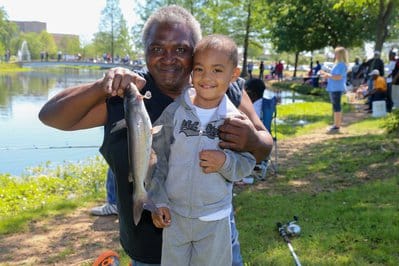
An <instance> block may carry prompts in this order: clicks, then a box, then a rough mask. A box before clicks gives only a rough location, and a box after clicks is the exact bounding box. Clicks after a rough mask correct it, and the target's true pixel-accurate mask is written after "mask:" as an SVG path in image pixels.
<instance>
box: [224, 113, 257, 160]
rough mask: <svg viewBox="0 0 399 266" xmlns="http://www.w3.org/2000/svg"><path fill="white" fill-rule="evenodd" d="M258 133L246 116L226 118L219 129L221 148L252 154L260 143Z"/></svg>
mask: <svg viewBox="0 0 399 266" xmlns="http://www.w3.org/2000/svg"><path fill="white" fill-rule="evenodd" d="M256 131H257V130H256V129H255V127H254V125H253V124H252V122H251V120H249V118H248V117H247V116H245V115H244V114H241V115H237V116H235V117H230V118H226V119H225V121H224V124H223V125H221V126H220V127H219V136H220V138H221V139H222V141H221V142H219V146H220V147H221V148H223V149H231V150H235V151H249V152H251V151H253V150H255V149H256V144H257V143H258V137H257V135H256Z"/></svg>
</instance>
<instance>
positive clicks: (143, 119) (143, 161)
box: [123, 83, 162, 225]
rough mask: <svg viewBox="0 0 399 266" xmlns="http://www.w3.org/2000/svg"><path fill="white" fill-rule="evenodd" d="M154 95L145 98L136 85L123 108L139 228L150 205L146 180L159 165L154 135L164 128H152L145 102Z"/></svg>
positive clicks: (125, 96) (131, 85)
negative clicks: (146, 207) (144, 208)
mask: <svg viewBox="0 0 399 266" xmlns="http://www.w3.org/2000/svg"><path fill="white" fill-rule="evenodd" d="M150 98H151V92H150V91H147V92H146V93H145V95H142V94H141V93H140V91H139V90H138V88H137V87H136V85H134V83H130V85H129V86H128V87H127V88H126V90H125V95H124V100H123V106H124V111H125V123H126V127H127V143H128V157H129V181H130V182H134V191H133V220H134V224H135V225H137V224H138V223H139V222H140V220H141V215H142V212H143V207H144V206H150V208H151V205H152V203H151V200H150V199H149V198H148V195H147V191H146V189H145V181H146V180H148V178H149V177H150V176H151V173H152V170H153V168H154V166H155V164H156V155H155V153H154V152H153V150H152V135H153V134H156V133H158V132H159V131H160V130H161V128H162V126H157V127H155V128H152V123H151V120H150V117H149V115H148V112H147V109H146V108H145V105H144V99H150Z"/></svg>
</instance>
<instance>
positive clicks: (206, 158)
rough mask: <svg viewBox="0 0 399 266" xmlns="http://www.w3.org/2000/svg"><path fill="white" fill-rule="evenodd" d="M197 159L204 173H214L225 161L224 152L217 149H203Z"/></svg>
mask: <svg viewBox="0 0 399 266" xmlns="http://www.w3.org/2000/svg"><path fill="white" fill-rule="evenodd" d="M199 159H200V166H201V167H202V171H203V172H204V173H206V174H209V173H216V172H217V171H218V170H219V169H220V168H222V166H223V164H224V162H225V161H226V154H225V153H224V152H223V151H218V150H203V151H200V153H199Z"/></svg>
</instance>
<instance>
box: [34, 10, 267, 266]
mask: <svg viewBox="0 0 399 266" xmlns="http://www.w3.org/2000/svg"><path fill="white" fill-rule="evenodd" d="M201 37H202V36H201V29H200V25H199V23H198V22H197V20H196V19H195V18H194V17H193V16H192V15H191V14H190V13H189V12H188V11H187V10H185V9H184V8H182V7H179V6H176V5H172V6H166V7H163V8H160V9H159V10H158V11H156V12H155V13H153V15H151V16H150V17H149V19H148V20H147V22H146V24H145V26H144V29H143V36H142V40H143V44H144V51H145V59H146V64H147V69H148V70H144V71H141V72H138V73H135V72H133V71H130V70H128V69H124V68H115V69H111V70H109V71H108V72H107V73H106V75H105V76H104V77H103V78H101V79H98V80H96V81H94V82H91V83H86V84H80V85H78V86H75V87H70V88H67V89H65V90H63V91H61V92H59V93H58V94H57V95H55V96H54V97H53V98H51V99H50V100H49V101H48V102H47V103H46V104H45V105H44V106H43V107H42V109H41V110H40V113H39V119H40V120H41V121H42V122H43V123H44V124H46V125H48V126H51V127H54V128H58V129H61V130H79V129H86V128H92V127H97V126H104V140H103V143H102V146H101V148H100V152H101V153H102V155H103V157H104V158H105V160H106V161H107V163H108V165H109V166H110V168H111V169H112V171H113V173H114V174H115V178H116V183H117V199H118V200H117V204H118V211H119V229H120V242H121V245H122V247H123V249H124V250H125V252H126V253H127V254H128V256H129V257H130V258H132V260H133V266H135V265H146V264H159V263H160V261H161V245H162V229H159V228H156V227H155V226H154V225H153V223H152V219H151V213H150V212H148V211H144V212H143V215H142V217H141V220H140V222H139V223H138V225H137V226H136V225H135V224H134V222H133V212H132V206H133V200H132V193H133V184H132V183H130V182H129V180H128V175H129V163H128V145H127V130H119V131H117V132H115V133H111V129H112V128H113V127H114V126H115V124H116V122H118V121H120V120H121V119H123V118H124V110H123V99H122V98H121V97H123V95H124V91H125V89H126V88H127V87H128V85H129V84H130V83H131V82H133V83H135V85H136V86H137V87H138V88H139V89H141V93H142V94H145V93H146V92H147V91H150V92H151V94H152V97H151V99H149V100H146V101H145V102H144V103H145V106H146V109H147V111H148V113H149V116H150V119H151V122H152V123H154V122H155V121H156V120H157V118H158V117H159V116H160V115H161V113H162V111H163V110H164V109H165V108H166V107H167V106H168V105H169V104H170V103H172V102H173V101H174V99H176V98H177V97H178V96H179V95H180V94H181V93H182V91H183V89H184V88H185V87H186V86H187V85H189V84H190V73H191V70H192V60H193V58H192V55H193V49H194V47H195V45H196V44H197V42H198V41H199V40H200V39H201ZM227 95H228V96H229V98H230V99H231V100H232V102H233V103H234V104H235V105H236V106H238V108H239V110H241V111H243V112H244V113H245V115H244V114H241V115H237V116H235V117H232V118H228V119H226V120H225V122H224V124H223V125H222V126H220V127H219V131H220V138H221V141H220V143H219V145H220V147H221V148H228V149H232V150H236V151H248V152H250V153H252V154H253V155H254V157H255V158H256V159H257V161H261V160H263V159H264V158H266V157H267V156H268V155H269V153H270V151H271V148H272V145H273V140H272V138H271V136H270V134H269V133H268V132H267V130H266V129H265V127H264V126H263V124H262V122H261V121H260V120H259V118H258V117H257V115H256V113H255V111H254V110H253V107H252V103H251V101H250V99H249V97H248V95H247V94H246V93H245V91H242V90H241V88H240V87H239V86H238V84H237V83H232V84H230V86H229V89H228V91H227ZM231 231H232V241H233V242H234V243H233V257H234V256H237V257H234V258H233V264H234V263H236V265H242V261H241V256H240V253H239V245H238V242H237V241H238V238H237V237H238V235H237V231H236V228H235V224H234V223H233V222H232V223H231ZM235 248H236V249H238V250H237V251H234V249H235ZM235 261H236V262H235Z"/></svg>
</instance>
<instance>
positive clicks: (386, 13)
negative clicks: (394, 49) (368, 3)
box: [375, 0, 395, 51]
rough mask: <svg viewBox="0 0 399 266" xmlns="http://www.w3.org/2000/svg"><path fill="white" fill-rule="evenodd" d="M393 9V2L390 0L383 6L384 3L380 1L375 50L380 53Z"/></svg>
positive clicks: (382, 0)
mask: <svg viewBox="0 0 399 266" xmlns="http://www.w3.org/2000/svg"><path fill="white" fill-rule="evenodd" d="M394 9H395V3H394V0H390V1H389V2H388V3H387V5H386V6H385V1H384V0H380V3H379V14H378V19H377V28H376V39H375V50H376V51H382V47H383V44H384V42H385V39H386V38H387V36H388V25H389V22H390V19H391V15H392V13H393V10H394Z"/></svg>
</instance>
